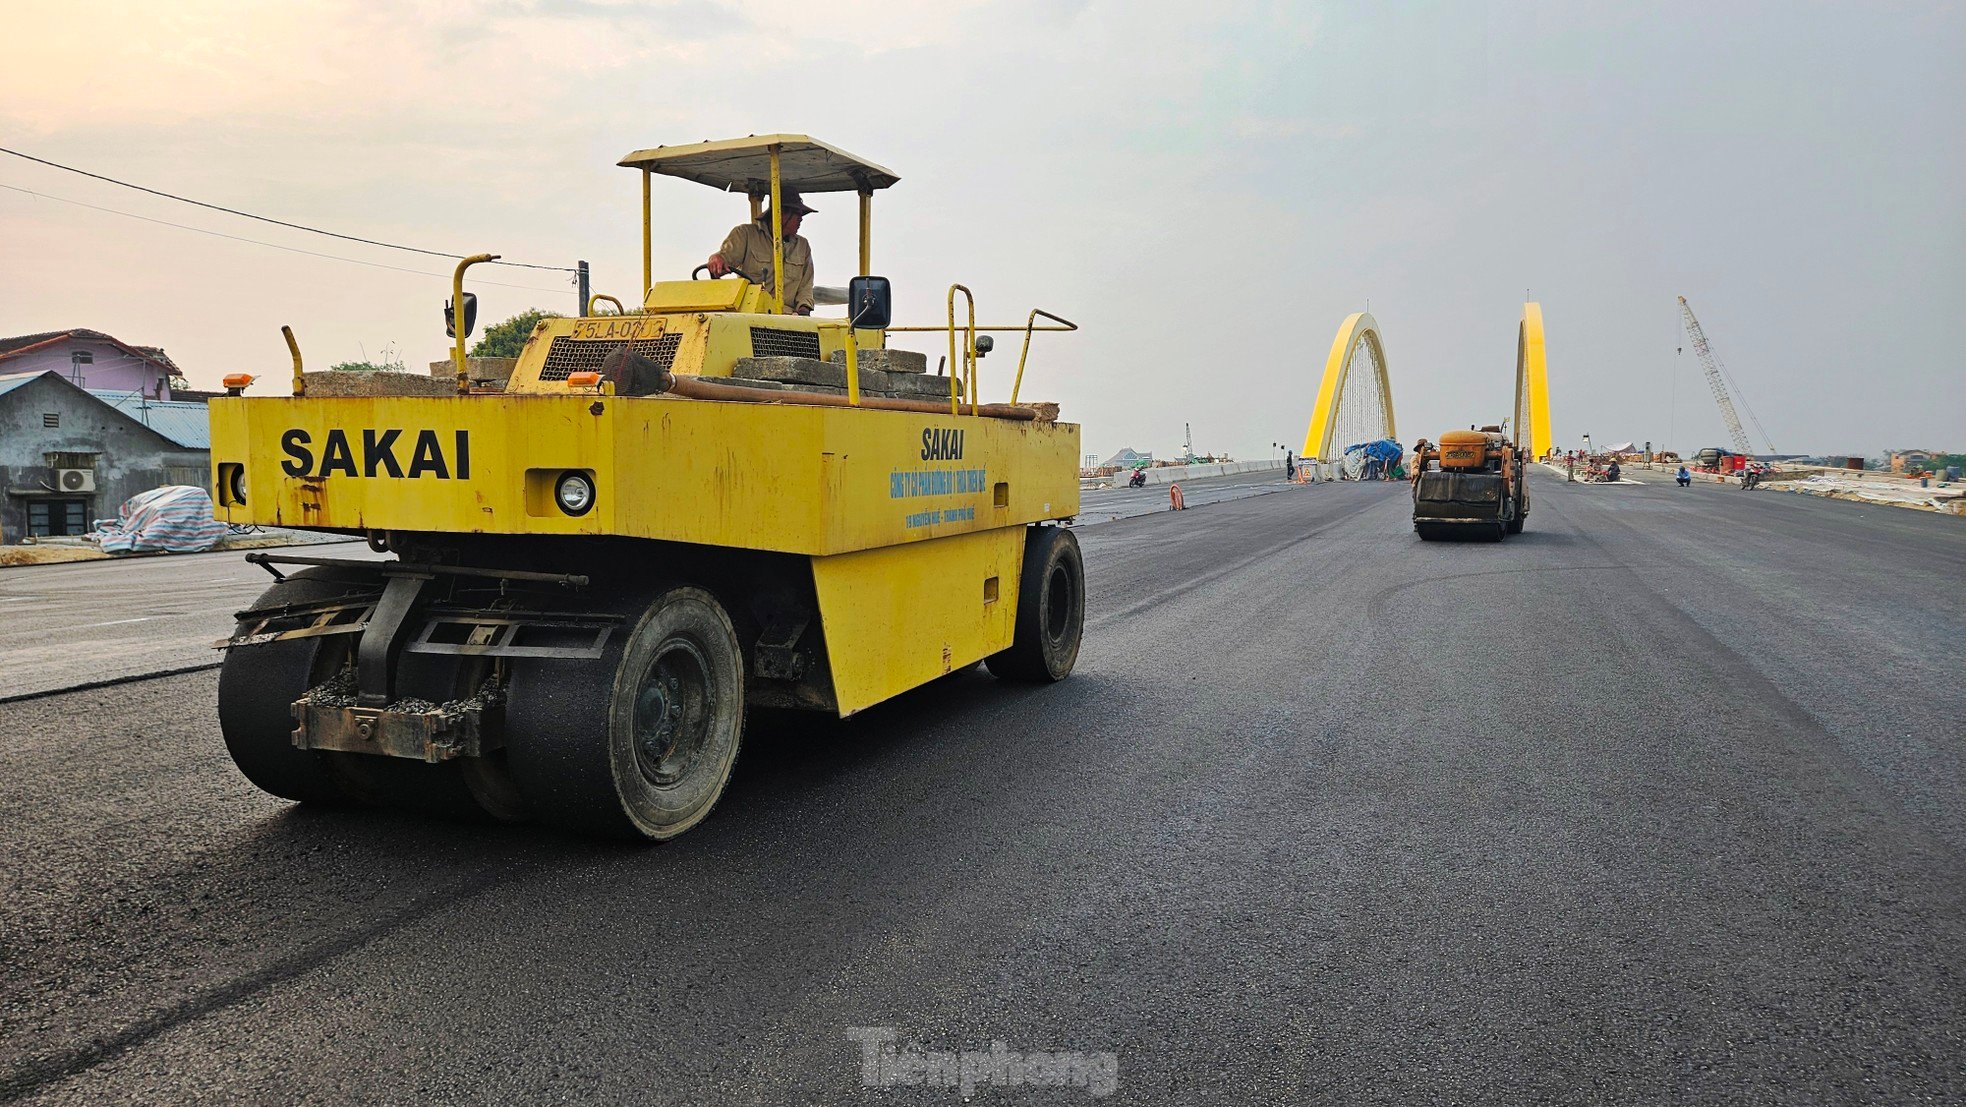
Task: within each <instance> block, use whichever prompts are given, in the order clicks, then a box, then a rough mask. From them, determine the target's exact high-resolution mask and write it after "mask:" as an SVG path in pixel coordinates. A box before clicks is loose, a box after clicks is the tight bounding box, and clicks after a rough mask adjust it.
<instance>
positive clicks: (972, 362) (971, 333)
mask: <svg viewBox="0 0 1966 1107" xmlns="http://www.w3.org/2000/svg"><path fill="white" fill-rule="evenodd" d="M958 292H960V293H962V294H963V299H964V300H967V301H968V302H969V329H968V332H967V335H968V339H969V340H968V341H967V342H965V343H963V359H962V361H961V362H958V361H957V360H956V293H958ZM948 330H949V414H951V415H961V414H962V400H961V399H960V398H959V397H958V396H957V395H956V378H957V377H958V376H960V377H962V381H963V387H964V388H967V389H969V413H970V414H971V415H974V414H976V296H975V294H973V293H971V292H970V290H969V288H968V287H967V286H965V285H961V284H952V285H950V286H949V327H948ZM958 366H960V370H959V369H958Z"/></svg>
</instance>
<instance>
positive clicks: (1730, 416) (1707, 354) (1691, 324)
mask: <svg viewBox="0 0 1966 1107" xmlns="http://www.w3.org/2000/svg"><path fill="white" fill-rule="evenodd" d="M1679 315H1680V318H1681V320H1682V321H1683V322H1684V323H1685V324H1686V334H1687V337H1689V338H1691V339H1692V340H1693V352H1694V353H1695V354H1698V355H1699V357H1700V368H1701V369H1703V370H1705V372H1706V374H1707V387H1708V388H1711V389H1713V402H1714V403H1716V404H1718V405H1720V417H1721V419H1723V420H1724V421H1725V422H1726V423H1727V433H1728V434H1731V435H1733V436H1734V452H1736V453H1739V454H1743V455H1748V456H1752V455H1753V453H1754V446H1753V444H1752V443H1750V442H1749V441H1748V432H1747V429H1746V428H1744V427H1742V426H1741V417H1740V416H1739V415H1737V414H1735V413H1734V399H1733V396H1732V395H1730V394H1729V393H1730V387H1729V386H1730V385H1733V378H1732V377H1729V376H1728V375H1727V370H1726V369H1725V368H1723V367H1722V366H1721V364H1720V359H1719V358H1718V357H1716V356H1714V352H1713V346H1712V345H1711V344H1710V343H1708V342H1707V333H1706V332H1705V331H1703V330H1701V329H1700V321H1699V320H1698V319H1696V318H1694V316H1693V305H1691V304H1689V303H1687V302H1686V297H1684V296H1681V297H1680V298H1679ZM1731 391H1733V392H1739V391H1740V388H1739V386H1733V387H1732V389H1731ZM1741 406H1743V407H1746V406H1747V397H1745V396H1743V397H1742V398H1741ZM1748 418H1749V419H1753V420H1754V429H1755V430H1757V431H1760V432H1761V440H1762V441H1763V442H1765V443H1767V445H1768V452H1769V453H1771V454H1772V453H1774V452H1775V443H1774V442H1773V441H1771V440H1770V439H1769V437H1768V431H1767V430H1766V429H1765V428H1763V427H1762V425H1761V420H1760V419H1759V418H1757V417H1756V416H1755V414H1754V409H1753V408H1748Z"/></svg>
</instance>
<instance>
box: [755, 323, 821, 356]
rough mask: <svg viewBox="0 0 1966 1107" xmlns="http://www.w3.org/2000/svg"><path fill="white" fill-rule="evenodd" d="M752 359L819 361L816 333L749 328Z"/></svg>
mask: <svg viewBox="0 0 1966 1107" xmlns="http://www.w3.org/2000/svg"><path fill="white" fill-rule="evenodd" d="M751 356H752V357H809V358H812V359H813V360H814V361H817V360H819V333H818V332H817V331H789V330H781V329H779V328H777V327H752V328H751Z"/></svg>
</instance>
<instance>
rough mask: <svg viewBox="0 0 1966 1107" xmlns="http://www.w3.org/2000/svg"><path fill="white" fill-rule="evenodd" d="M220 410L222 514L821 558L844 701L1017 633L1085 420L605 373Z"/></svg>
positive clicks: (215, 430) (1075, 501) (1075, 495)
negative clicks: (668, 391)
mask: <svg viewBox="0 0 1966 1107" xmlns="http://www.w3.org/2000/svg"><path fill="white" fill-rule="evenodd" d="M780 318H782V317H780ZM211 414H212V458H213V464H214V466H215V467H224V466H228V465H232V464H243V465H244V467H245V468H244V480H243V487H244V488H245V492H246V496H245V500H244V502H237V501H236V500H235V498H234V495H233V492H232V490H231V486H232V481H231V479H230V477H229V475H226V474H225V473H224V472H223V469H222V468H220V469H216V470H215V471H216V472H218V473H219V475H218V477H217V479H216V480H215V488H216V489H217V490H218V491H217V497H216V502H217V512H218V517H219V518H220V519H221V520H223V521H225V522H228V523H241V524H260V525H264V526H281V527H299V528H305V529H319V530H341V531H351V532H369V531H385V532H386V531H415V532H425V533H449V534H484V535H595V536H601V535H612V536H625V537H632V538H651V539H663V540H668V541H674V542H687V543H692V544H696V545H705V546H727V547H735V548H741V549H752V550H769V551H776V552H782V553H791V554H802V555H806V556H809V557H811V558H813V559H814V574H815V581H816V583H817V584H818V587H819V602H820V607H821V617H822V619H823V620H824V622H825V626H826V630H827V636H828V641H829V642H831V643H832V650H831V653H832V655H833V663H834V681H835V684H836V687H837V688H838V690H839V693H840V708H841V711H842V712H843V713H845V712H849V711H853V710H857V709H859V708H861V707H865V706H868V705H869V704H872V703H877V702H879V701H880V700H883V699H886V698H888V697H889V696H892V695H896V694H898V693H900V692H902V691H905V690H907V689H908V688H912V687H914V686H916V685H918V684H921V683H922V682H923V681H925V680H927V679H930V678H932V677H933V676H935V675H938V672H939V671H946V670H941V669H940V665H942V664H945V663H946V664H948V665H951V666H958V667H959V666H962V665H967V664H969V663H971V662H974V661H976V660H978V659H980V658H982V657H984V656H987V655H988V654H990V653H994V652H996V650H999V649H1002V648H1004V646H1005V645H1007V644H1008V641H1009V639H1008V637H1007V636H1008V633H1009V631H1008V627H1009V622H1008V618H1007V616H1005V615H1004V614H1003V609H1004V608H1005V607H1007V606H1008V605H1007V604H1005V603H1004V602H1003V601H1005V600H1009V599H1012V598H1014V595H1015V591H1016V587H1015V582H1016V580H1017V571H1018V557H1019V553H1020V551H1021V549H1022V539H1023V534H1024V528H1025V527H1026V526H1027V525H1028V524H1031V523H1034V522H1039V521H1042V520H1049V519H1063V518H1069V517H1071V516H1073V515H1076V514H1077V513H1078V510H1079V486H1078V470H1077V466H1078V455H1079V428H1078V426H1077V425H1076V424H1071V423H1042V422H1036V421H1015V420H1008V419H990V418H980V417H975V416H970V415H966V414H965V415H961V416H951V415H930V414H918V413H915V412H904V411H878V410H867V409H854V408H846V407H806V406H800V405H794V404H749V403H722V402H716V401H706V400H691V399H683V398H677V397H669V396H651V397H627V396H609V395H599V394H596V393H594V392H593V391H592V390H591V389H590V390H589V391H588V392H587V393H586V394H584V395H568V394H565V393H564V390H563V391H562V394H560V395H514V394H489V395H471V396H458V397H415V396H382V397H327V396H323V397H302V398H289V397H267V398H245V397H238V398H218V399H214V400H213V401H212V402H211ZM392 432H393V433H392ZM398 472H400V473H401V474H402V475H401V476H397V475H395V474H396V473H398ZM568 472H581V473H584V474H586V475H587V476H588V477H589V479H590V480H591V481H592V482H593V485H594V489H595V500H594V504H593V506H592V508H591V509H589V510H588V511H587V512H586V513H584V514H582V515H579V516H570V515H568V514H566V513H565V512H564V511H562V510H560V508H559V507H558V505H557V504H556V503H555V501H554V496H553V490H554V485H555V483H556V482H557V481H558V479H559V478H560V477H561V476H562V475H563V474H565V473H568ZM964 536H968V537H967V538H966V539H965V537H964ZM870 551H884V553H883V554H882V556H868V553H869V552H870ZM843 555H855V556H843ZM834 562H837V564H835V563H834ZM910 565H915V566H917V568H915V569H912V570H911V569H908V568H906V567H907V566H910ZM897 567H900V568H899V571H897ZM993 582H994V590H992V583H993ZM986 594H987V595H989V597H990V598H988V599H987V600H986ZM924 597H926V598H928V602H927V604H926V606H924V604H923V599H924ZM836 628H837V631H836ZM898 657H911V658H916V659H924V658H925V659H932V660H933V662H934V663H935V665H934V668H935V669H936V671H927V669H926V668H925V667H924V666H923V665H908V664H898V663H896V661H895V659H896V658H898ZM862 668H864V669H865V671H864V672H857V671H855V670H858V669H862Z"/></svg>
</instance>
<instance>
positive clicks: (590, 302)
mask: <svg viewBox="0 0 1966 1107" xmlns="http://www.w3.org/2000/svg"><path fill="white" fill-rule="evenodd" d="M598 300H606V301H607V302H608V303H610V304H613V305H614V313H615V314H616V315H626V314H628V309H627V308H626V307H623V306H622V303H621V301H620V300H618V299H616V298H615V297H613V296H610V295H608V294H607V293H605V292H596V293H594V294H593V295H592V296H589V297H587V314H589V315H592V314H594V304H595V302H596V301H598ZM643 302H644V303H646V302H647V299H646V298H644V300H643Z"/></svg>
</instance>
